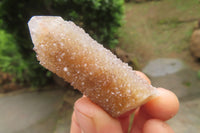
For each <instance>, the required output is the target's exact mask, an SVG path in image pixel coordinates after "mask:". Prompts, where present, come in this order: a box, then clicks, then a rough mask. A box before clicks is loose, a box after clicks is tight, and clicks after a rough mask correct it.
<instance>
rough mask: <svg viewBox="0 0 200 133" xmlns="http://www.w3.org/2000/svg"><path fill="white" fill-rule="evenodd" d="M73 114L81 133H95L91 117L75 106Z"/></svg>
mask: <svg viewBox="0 0 200 133" xmlns="http://www.w3.org/2000/svg"><path fill="white" fill-rule="evenodd" d="M75 114H76V118H77V121H78V123H79V126H80V128H81V133H95V124H94V121H93V120H92V118H91V117H89V116H87V115H85V114H84V113H82V112H80V111H79V110H78V109H76V108H75Z"/></svg>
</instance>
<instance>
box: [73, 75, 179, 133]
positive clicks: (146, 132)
mask: <svg viewBox="0 0 200 133" xmlns="http://www.w3.org/2000/svg"><path fill="white" fill-rule="evenodd" d="M137 73H138V74H139V75H140V76H141V77H143V78H144V79H146V80H147V81H148V82H149V84H151V81H150V80H149V79H148V78H147V76H146V75H144V74H143V73H141V72H137ZM157 89H158V92H159V96H157V97H155V98H153V99H152V100H150V101H149V102H147V103H146V104H144V105H142V106H141V107H139V108H137V109H134V110H132V111H129V112H127V113H125V114H124V115H122V116H120V117H118V118H112V117H111V116H110V115H109V114H107V113H106V112H105V111H104V110H103V109H102V108H100V107H99V106H97V105H96V104H94V103H92V102H91V101H90V100H89V99H88V98H87V97H85V96H83V97H82V98H80V99H78V100H77V101H76V103H75V105H74V111H73V114H72V122H71V130H70V133H127V132H128V126H129V119H130V115H131V114H132V113H135V116H134V121H133V124H132V126H131V133H174V131H173V129H172V128H171V127H170V126H169V125H168V124H167V123H166V122H165V121H166V120H169V119H171V118H172V117H173V116H174V115H175V114H176V113H177V112H178V109H179V101H178V98H177V97H176V95H175V94H174V93H173V92H171V91H169V90H167V89H164V88H157Z"/></svg>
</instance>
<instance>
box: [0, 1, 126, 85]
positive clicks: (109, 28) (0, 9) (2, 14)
mask: <svg viewBox="0 0 200 133" xmlns="http://www.w3.org/2000/svg"><path fill="white" fill-rule="evenodd" d="M123 12H124V7H123V0H43V1H41V0H2V1H1V2H0V20H3V21H0V23H2V26H1V29H4V30H1V33H0V34H1V41H2V42H4V43H2V44H1V50H3V51H4V52H5V53H9V52H10V54H3V53H2V54H1V55H0V56H2V57H0V58H1V59H3V60H4V62H3V63H1V64H3V65H1V69H2V70H4V71H10V72H11V73H14V74H15V75H18V78H21V79H23V80H24V81H28V82H31V83H32V84H33V85H41V84H45V83H46V79H48V78H47V77H49V75H50V74H49V72H48V71H47V70H45V69H44V68H42V67H41V66H40V65H39V64H38V62H37V61H36V58H35V53H34V52H33V50H32V47H33V44H32V41H31V39H30V35H29V31H28V27H27V22H28V20H29V19H30V18H31V17H32V16H34V15H57V16H62V17H63V18H64V19H66V20H72V21H74V22H75V23H76V24H77V25H79V26H81V27H82V28H84V29H85V30H86V32H87V33H89V34H90V35H91V36H92V37H93V38H94V39H96V40H97V41H98V42H100V43H102V44H104V46H105V47H108V48H113V47H115V45H116V44H117V43H118V41H117V32H118V28H119V27H120V26H121V24H122V18H123ZM5 30H6V31H5ZM11 34H12V35H11ZM6 51H7V52H6ZM11 53H13V54H11ZM14 53H16V54H14ZM6 58H7V59H6ZM16 64H17V65H16ZM7 66H9V67H7ZM12 67H13V68H12ZM10 68H12V71H11V70H10ZM17 73H19V74H17ZM47 75H48V76H47Z"/></svg>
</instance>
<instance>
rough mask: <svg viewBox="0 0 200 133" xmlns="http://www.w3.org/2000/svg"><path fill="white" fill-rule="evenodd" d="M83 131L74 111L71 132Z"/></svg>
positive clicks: (78, 132)
mask: <svg viewBox="0 0 200 133" xmlns="http://www.w3.org/2000/svg"><path fill="white" fill-rule="evenodd" d="M81 132H82V131H81V128H80V126H79V124H78V122H77V120H76V115H75V113H74V112H73V114H72V123H71V129H70V133H81Z"/></svg>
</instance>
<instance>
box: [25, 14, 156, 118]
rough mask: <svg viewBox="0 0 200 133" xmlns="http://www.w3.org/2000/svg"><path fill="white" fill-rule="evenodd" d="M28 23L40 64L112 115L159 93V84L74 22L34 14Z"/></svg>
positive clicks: (121, 112) (127, 109)
mask: <svg viewBox="0 0 200 133" xmlns="http://www.w3.org/2000/svg"><path fill="white" fill-rule="evenodd" d="M28 26H29V29H30V34H31V38H32V41H33V43H34V50H35V52H36V53H37V59H38V60H39V61H40V64H41V65H42V66H44V67H45V68H47V69H49V70H50V71H52V72H54V73H56V74H57V75H58V76H60V77H62V78H64V79H65V81H67V82H69V83H71V85H72V86H74V88H76V89H78V90H80V91H81V92H82V93H83V94H84V95H86V96H87V97H88V98H89V99H90V100H91V101H92V102H94V103H96V104H97V105H99V106H100V107H102V108H103V109H104V110H105V111H106V112H108V113H109V114H110V115H111V116H113V117H118V116H120V115H122V114H123V113H126V112H127V111H130V110H131V109H134V108H136V107H138V106H141V105H142V104H144V103H145V102H147V101H148V100H150V99H151V98H152V97H153V96H155V95H156V88H154V87H152V86H151V85H150V84H149V83H148V82H147V81H146V80H145V79H143V78H141V77H140V76H139V75H137V73H136V72H135V71H133V70H132V68H131V67H129V66H128V65H127V64H126V63H123V62H122V61H121V60H120V59H118V58H117V57H116V56H115V55H114V54H112V53H111V51H109V50H107V49H105V48H104V47H103V46H102V45H101V44H99V43H97V42H96V41H95V40H93V39H92V38H91V37H90V36H89V35H88V34H87V33H85V31H84V30H83V29H82V28H80V27H78V26H76V25H75V24H74V23H73V22H71V21H64V20H63V19H62V18H61V17H57V16H34V17H32V18H31V19H30V21H29V22H28Z"/></svg>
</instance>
